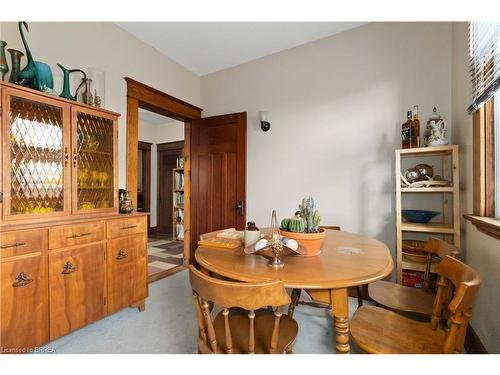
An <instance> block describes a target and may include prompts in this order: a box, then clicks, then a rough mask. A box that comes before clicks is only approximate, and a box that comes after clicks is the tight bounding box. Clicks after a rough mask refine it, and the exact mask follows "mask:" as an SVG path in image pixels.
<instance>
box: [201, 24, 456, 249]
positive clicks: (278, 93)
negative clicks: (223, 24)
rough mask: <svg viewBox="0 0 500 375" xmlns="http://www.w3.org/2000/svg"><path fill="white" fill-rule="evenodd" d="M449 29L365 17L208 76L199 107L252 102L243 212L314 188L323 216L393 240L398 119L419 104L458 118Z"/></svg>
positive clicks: (254, 214)
mask: <svg viewBox="0 0 500 375" xmlns="http://www.w3.org/2000/svg"><path fill="white" fill-rule="evenodd" d="M451 39H452V37H451V24H450V23H407V24H403V23H375V24H368V25H365V26H361V27H359V28H356V29H353V30H349V31H346V32H344V33H341V34H337V35H334V36H332V37H329V38H325V39H322V40H319V41H316V42H312V43H309V44H306V45H302V46H299V47H297V48H293V49H290V50H287V51H283V52H280V53H276V54H274V55H270V56H266V57H263V58H261V59H258V60H255V61H251V62H249V63H246V64H243V65H240V66H237V67H234V68H230V69H227V70H224V71H221V72H217V73H213V74H210V75H207V76H203V77H202V79H201V97H202V107H203V108H204V111H203V114H204V116H208V115H217V114H223V113H231V112H239V111H246V112H248V130H247V137H248V138H247V204H248V214H247V218H248V219H249V220H256V222H257V223H258V224H259V225H264V226H265V225H268V224H269V222H270V219H271V210H272V209H273V208H275V209H276V210H277V213H278V216H279V217H284V216H290V215H292V214H293V212H294V211H295V210H296V208H297V204H298V203H299V200H300V199H301V198H302V197H304V196H307V195H313V196H314V197H315V198H316V200H317V203H318V205H319V210H320V213H321V215H322V219H323V221H322V222H323V223H324V224H331V225H332V224H338V225H340V226H341V227H342V228H343V229H344V230H347V231H352V232H359V233H363V234H366V235H368V236H373V237H376V238H378V239H380V240H381V241H383V242H384V243H386V244H387V245H388V246H389V248H390V249H394V247H395V246H394V244H395V215H394V211H395V209H394V190H395V188H394V186H395V181H394V177H393V174H394V173H393V168H394V167H393V166H394V149H396V148H400V147H401V136H400V129H401V123H402V122H404V120H405V118H406V111H407V110H408V109H411V108H412V106H413V104H419V105H420V115H421V118H426V117H427V116H428V115H429V114H430V113H431V112H432V108H433V106H437V107H438V109H439V111H440V113H441V114H442V115H443V116H444V117H445V118H447V119H449V118H451ZM261 110H267V111H269V120H270V122H271V130H270V131H269V132H268V133H264V132H262V131H261V130H260V124H259V119H258V111H261ZM422 122H424V121H422Z"/></svg>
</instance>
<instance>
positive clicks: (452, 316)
mask: <svg viewBox="0 0 500 375" xmlns="http://www.w3.org/2000/svg"><path fill="white" fill-rule="evenodd" d="M436 272H437V274H438V275H439V279H438V288H437V293H436V298H435V299H434V303H433V307H432V313H431V321H430V322H419V321H416V320H413V319H410V318H407V317H404V316H402V315H400V314H397V313H395V312H393V311H390V310H386V309H384V308H381V307H377V306H363V307H360V308H359V309H357V310H356V312H355V313H354V316H353V317H352V320H351V336H352V338H353V339H354V341H355V342H356V344H357V345H358V346H359V348H361V349H362V350H364V351H365V352H368V353H380V354H382V353H383V354H437V353H445V354H452V353H462V351H463V347H464V341H465V333H466V331H467V325H468V324H469V320H470V319H471V317H472V306H473V304H474V301H475V299H476V295H477V292H478V290H479V286H480V284H481V280H480V278H479V275H478V274H477V272H476V271H474V270H473V269H472V268H471V267H469V266H467V265H466V264H464V263H462V262H461V261H459V260H457V259H455V258H452V257H451V256H446V257H444V258H443V260H442V261H441V262H440V263H439V264H438V265H437V267H436ZM449 290H454V291H453V293H452V299H451V301H449V303H447V302H446V301H447V300H448V291H449ZM445 307H446V308H445ZM446 312H447V314H446V315H445V313H446ZM443 316H447V320H446V321H445V322H444V323H442V322H441V320H442V317H443Z"/></svg>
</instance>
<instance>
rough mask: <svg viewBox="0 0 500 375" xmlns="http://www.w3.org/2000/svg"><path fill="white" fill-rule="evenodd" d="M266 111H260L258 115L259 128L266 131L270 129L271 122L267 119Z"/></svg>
mask: <svg viewBox="0 0 500 375" xmlns="http://www.w3.org/2000/svg"><path fill="white" fill-rule="evenodd" d="M267 115H268V112H267V111H260V112H259V117H260V128H261V129H262V131H265V132H267V131H268V130H269V129H271V124H270V123H269V121H267Z"/></svg>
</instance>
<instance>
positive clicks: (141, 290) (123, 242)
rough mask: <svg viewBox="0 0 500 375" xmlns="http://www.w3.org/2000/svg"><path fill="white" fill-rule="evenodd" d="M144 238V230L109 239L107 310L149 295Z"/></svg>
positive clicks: (123, 305) (109, 311)
mask: <svg viewBox="0 0 500 375" xmlns="http://www.w3.org/2000/svg"><path fill="white" fill-rule="evenodd" d="M146 241H147V239H146V236H145V235H144V234H138V235H135V236H128V237H122V238H117V239H114V240H109V241H108V248H107V255H106V267H107V276H106V277H107V284H108V314H111V313H112V312H115V311H117V310H120V309H122V308H124V307H127V306H130V305H131V304H133V303H134V302H138V301H140V300H143V299H144V298H146V297H147V296H148V287H147V281H148V276H147V250H146V246H147V245H146Z"/></svg>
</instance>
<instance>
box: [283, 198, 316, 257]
mask: <svg viewBox="0 0 500 375" xmlns="http://www.w3.org/2000/svg"><path fill="white" fill-rule="evenodd" d="M320 221H321V217H320V216H319V213H318V210H316V207H315V205H314V199H313V198H312V197H309V198H303V199H302V203H301V204H299V210H298V211H297V212H295V215H294V217H292V218H286V219H283V220H282V221H281V225H280V231H281V234H282V235H283V236H285V237H288V238H293V239H294V240H296V241H297V242H298V243H299V245H301V246H302V247H303V248H304V250H305V251H306V254H305V255H306V256H314V255H318V254H319V253H320V252H321V246H322V245H323V241H324V240H325V234H326V233H325V231H324V229H321V228H320V227H319V223H320Z"/></svg>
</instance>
